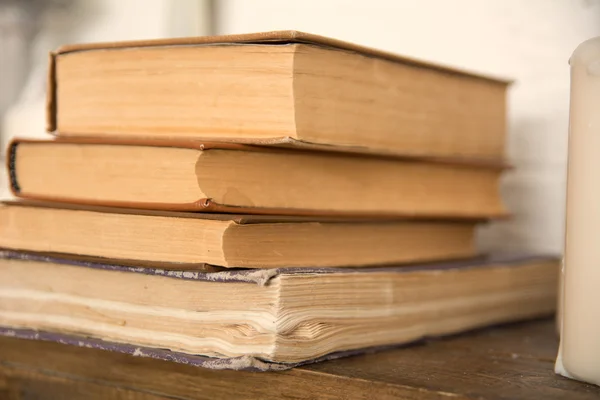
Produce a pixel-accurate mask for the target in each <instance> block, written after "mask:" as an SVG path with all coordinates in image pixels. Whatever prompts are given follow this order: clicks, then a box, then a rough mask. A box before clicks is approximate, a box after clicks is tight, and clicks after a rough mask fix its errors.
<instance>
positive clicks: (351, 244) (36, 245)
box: [0, 202, 476, 268]
mask: <svg viewBox="0 0 600 400" xmlns="http://www.w3.org/2000/svg"><path fill="white" fill-rule="evenodd" d="M475 227H476V222H473V221H470V222H455V221H447V222H441V221H417V220H381V219H380V220H368V219H366V220H361V219H343V218H335V217H319V218H314V217H293V216H288V217H284V216H258V215H235V214H201V213H191V212H169V211H151V210H134V209H123V208H112V207H99V206H81V205H75V204H73V205H66V204H56V203H33V202H30V203H27V202H14V203H4V204H2V205H0V247H3V248H9V249H18V250H30V251H42V252H51V253H69V254H78V255H82V256H90V257H104V258H110V259H119V260H124V261H134V262H146V263H149V264H154V265H156V264H160V265H161V266H163V267H165V268H167V267H169V264H170V265H171V267H170V268H181V264H188V265H190V266H191V267H190V268H203V267H205V265H208V266H219V267H230V268H231V267H244V268H278V267H282V268H285V267H299V266H315V267H341V266H363V265H364V266H366V265H384V264H395V263H407V262H419V261H432V260H441V259H448V258H451V259H454V258H465V257H472V256H474V255H476V249H475V244H474V235H475Z"/></svg>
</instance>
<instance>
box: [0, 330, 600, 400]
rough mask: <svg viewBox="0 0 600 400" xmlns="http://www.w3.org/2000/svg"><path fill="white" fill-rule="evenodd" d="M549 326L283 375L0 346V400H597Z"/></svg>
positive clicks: (599, 391) (0, 342)
mask: <svg viewBox="0 0 600 400" xmlns="http://www.w3.org/2000/svg"><path fill="white" fill-rule="evenodd" d="M557 344H558V342H557V338H556V335H555V331H554V321H553V320H542V321H535V322H528V323H521V324H514V325H509V326H504V327H499V328H493V329H486V330H481V331H477V332H474V333H470V334H465V335H458V336H455V337H452V338H446V339H443V340H435V341H430V342H428V343H426V344H420V345H413V346H408V347H405V348H400V349H396V350H391V351H385V352H380V353H376V354H369V355H364V356H357V357H350V358H346V359H341V360H336V361H329V362H324V363H320V364H314V365H311V366H306V367H302V368H297V369H294V370H290V371H285V372H280V373H251V372H239V371H213V370H206V369H200V368H195V367H189V366H184V365H179V364H174V363H169V362H164V361H156V360H150V359H144V358H136V357H131V356H127V355H123V354H115V353H108V352H103V351H99V350H92V349H81V348H76V347H70V346H65V345H59V344H55V343H42V342H34V341H26V340H17V339H13V338H1V339H0V399H2V400H4V399H10V400H13V399H14V400H17V399H18V400H24V399H28V400H32V399H36V400H37V399H52V400H54V399H129V400H138V399H144V400H158V399H171V400H172V399H196V398H198V399H219V398H234V399H253V398H259V399H270V398H273V399H314V398H323V399H388V398H389V399H391V398H399V399H400V398H401V399H445V400H450V399H451V400H459V399H569V400H579V399H598V398H600V388H598V387H596V386H592V385H587V384H583V383H580V382H576V381H572V380H568V379H565V378H562V377H559V376H556V375H555V374H554V372H553V366H554V358H555V356H556V350H557Z"/></svg>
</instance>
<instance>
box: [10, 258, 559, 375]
mask: <svg viewBox="0 0 600 400" xmlns="http://www.w3.org/2000/svg"><path fill="white" fill-rule="evenodd" d="M2 256H3V259H2V260H0V327H2V328H0V334H8V335H12V336H17V337H30V338H39V339H46V340H59V341H62V342H64V343H71V344H76V345H80V346H89V347H99V348H104V349H110V350H116V351H124V352H129V353H131V354H134V355H138V356H148V357H155V358H164V359H168V360H173V361H178V362H185V363H188V364H195V365H201V366H207V367H211V368H237V369H240V368H254V369H281V368H286V367H290V366H294V365H297V364H298V363H302V362H306V361H308V360H315V359H320V358H322V357H325V358H327V357H339V356H341V355H345V354H351V353H352V352H359V351H363V350H364V349H375V348H381V347H385V346H391V345H398V344H403V343H408V342H412V341H415V340H418V339H421V338H424V337H430V336H439V335H447V334H453V333H458V332H461V331H465V330H469V329H473V328H477V327H482V326H486V325H491V324H498V323H502V322H508V321H515V320H521V319H527V318H533V317H538V316H543V315H549V314H551V313H552V312H553V311H554V309H555V306H556V287H557V285H556V282H557V275H558V269H559V265H558V264H559V263H558V260H557V259H556V258H551V257H550V258H549V257H525V258H510V257H505V258H496V259H474V260H470V261H468V262H454V263H445V264H436V265H431V264H428V265H416V266H412V267H399V268H394V267H392V268H358V269H349V268H336V269H319V268H304V269H275V270H259V271H256V270H251V271H248V270H238V271H226V272H217V273H200V272H186V271H165V270H164V269H159V270H157V269H148V268H134V267H127V266H119V265H105V264H94V263H89V262H87V263H81V262H78V261H73V260H68V259H62V260H61V259H52V258H48V257H42V256H38V255H32V254H22V253H11V252H4V253H3V254H2ZM65 335H67V336H65ZM340 352H342V353H340ZM208 357H210V358H208ZM273 363H276V364H273ZM281 364H283V365H281Z"/></svg>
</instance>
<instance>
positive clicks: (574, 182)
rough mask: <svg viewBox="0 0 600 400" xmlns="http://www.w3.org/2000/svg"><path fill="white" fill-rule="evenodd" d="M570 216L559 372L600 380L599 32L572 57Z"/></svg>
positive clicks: (566, 244)
mask: <svg viewBox="0 0 600 400" xmlns="http://www.w3.org/2000/svg"><path fill="white" fill-rule="evenodd" d="M570 64H571V106H570V107H571V108H570V123H569V161H568V178H567V221H566V242H565V258H564V268H563V279H564V282H563V285H564V286H563V290H564V293H563V296H562V297H563V304H562V307H559V308H561V309H562V316H561V317H562V318H561V319H560V320H561V342H560V350H559V354H558V358H557V360H556V372H557V373H559V374H561V375H564V376H568V377H570V378H574V379H578V380H582V381H586V382H590V383H595V384H597V385H600V37H598V38H595V39H591V40H588V41H586V42H584V43H582V44H581V45H580V46H579V47H577V49H576V50H575V52H574V53H573V55H572V57H571V59H570Z"/></svg>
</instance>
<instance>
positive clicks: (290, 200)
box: [8, 138, 506, 219]
mask: <svg viewBox="0 0 600 400" xmlns="http://www.w3.org/2000/svg"><path fill="white" fill-rule="evenodd" d="M8 160H9V163H8V170H9V176H10V182H11V188H12V190H13V193H14V194H15V195H16V196H19V197H22V198H28V199H36V200H53V201H60V202H70V203H88V204H98V205H104V206H118V207H131V208H145V209H164V210H179V211H217V212H230V213H253V214H279V215H282V214H288V215H298V214H300V215H302V214H304V215H306V214H313V215H314V214H320V215H326V214H329V215H338V216H342V215H344V216H351V217H355V216H371V217H391V216H392V217H393V216H396V217H426V218H451V219H458V218H478V219H484V218H493V217H500V216H504V215H505V214H506V210H505V208H504V205H503V204H502V201H501V197H500V193H499V179H500V177H501V174H502V171H503V169H502V168H501V166H499V165H491V164H468V163H464V162H463V163H448V162H441V161H437V162H432V161H424V160H415V159H392V158H377V157H372V156H354V155H347V154H339V153H324V152H304V151H292V150H279V149H265V148H258V147H255V146H244V145H239V144H232V143H229V144H225V143H200V142H193V141H187V142H186V141H179V142H177V141H175V142H172V141H170V142H165V141H156V140H155V141H143V140H142V141H140V140H117V139H109V140H97V139H92V140H90V139H88V140H85V139H81V138H79V139H68V140H55V141H49V140H47V141H35V140H16V141H14V142H13V143H12V144H11V145H10V146H9V154H8Z"/></svg>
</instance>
